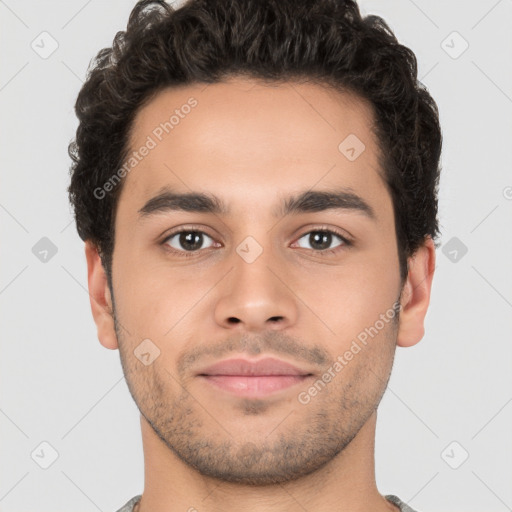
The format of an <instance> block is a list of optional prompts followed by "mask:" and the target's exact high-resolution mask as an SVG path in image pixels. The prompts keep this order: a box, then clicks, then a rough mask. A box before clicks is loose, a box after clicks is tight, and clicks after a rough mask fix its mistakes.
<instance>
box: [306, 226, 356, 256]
mask: <svg viewBox="0 0 512 512" xmlns="http://www.w3.org/2000/svg"><path fill="white" fill-rule="evenodd" d="M336 238H337V239H338V240H340V242H339V243H338V244H337V245H335V246H334V248H333V247H332V243H333V240H334V239H336ZM301 240H305V241H306V243H307V244H309V245H310V247H304V248H305V249H312V250H314V251H316V252H323V251H326V252H337V251H336V250H334V249H335V248H337V247H340V246H350V245H351V242H350V241H349V240H347V238H345V237H344V236H343V235H342V234H341V233H338V232H337V231H333V230H331V229H317V230H314V231H309V232H308V233H306V234H305V235H303V236H302V237H300V238H299V239H298V241H297V243H298V242H300V241H301ZM301 247H302V246H301Z"/></svg>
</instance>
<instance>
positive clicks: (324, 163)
mask: <svg viewBox="0 0 512 512" xmlns="http://www.w3.org/2000/svg"><path fill="white" fill-rule="evenodd" d="M373 123H374V116H373V110H372V107H371V105H370V104H369V103H368V102H366V101H365V100H363V99H361V98H360V97H358V96H356V95H355V94H353V93H349V92H338V91H334V90H332V89H329V88H327V87H324V86H321V85H318V84H313V83H301V84H299V83H293V82H286V83H280V84H277V83H271V84H268V83H266V84H263V83H261V82H259V81H255V80H251V79H245V78H232V79H229V80H226V81H225V82H221V83H214V84H208V85H206V84H190V85H187V86H180V87H173V88H168V89H165V90H163V91H160V92H158V93H157V94H156V95H155V96H154V97H152V98H151V99H150V100H149V101H148V102H147V103H146V104H145V105H144V106H143V107H142V108H141V109H139V111H138V112H137V115H136V117H135V119H134V122H133V125H132V130H131V133H130V138H129V148H130V153H129V156H130V155H131V154H132V152H136V153H138V157H137V161H136V162H135V160H134V161H133V163H134V164H135V165H133V166H132V167H131V170H130V171H129V172H128V173H127V175H126V178H125V181H126V183H124V186H123V192H122V194H121V196H123V195H125V196H126V195H129V196H131V197H137V198H138V200H139V203H140V202H142V201H144V200H147V198H148V197H150V196H151V195H154V194H155V193H156V192H157V191H158V190H159V189H161V188H162V187H164V186H166V185H173V186H175V188H176V186H177V187H178V188H181V189H182V190H183V191H187V189H194V190H203V191H213V192H218V193H219V194H218V195H223V192H224V195H229V193H230V191H231V192H232V193H233V196H234V195H235V194H236V196H237V197H240V195H243V196H244V197H246V198H247V199H250V198H253V200H254V201H255V202H257V197H258V195H259V194H262V195H265V194H268V188H269V187H273V188H274V190H277V189H282V188H289V189H290V190H293V188H294V187H295V188H296V189H300V190H303V189H304V187H305V186H306V187H310V188H313V187H315V185H316V184H319V185H326V186H332V187H336V186H338V185H340V184H342V185H343V186H344V187H346V188H352V189H354V188H356V189H357V188H359V189H360V188H361V186H363V185H364V184H365V183H366V186H365V188H366V193H367V195H369V196H372V195H375V194H378V193H380V194H382V187H383V183H382V179H381V171H380V166H379V147H378V142H377V139H376V137H375V134H374V132H373V130H372V126H373ZM144 148H147V149H144ZM142 153H144V155H143V156H142ZM228 185H229V190H228V188H227V186H228ZM121 202H122V201H121V200H120V203H121Z"/></svg>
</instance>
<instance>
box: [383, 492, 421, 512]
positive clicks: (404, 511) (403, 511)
mask: <svg viewBox="0 0 512 512" xmlns="http://www.w3.org/2000/svg"><path fill="white" fill-rule="evenodd" d="M384 497H385V498H386V499H387V500H388V501H391V503H394V504H395V505H397V506H398V507H400V512H417V511H416V510H413V509H412V508H411V507H409V505H407V503H404V502H403V501H402V500H401V499H400V498H399V497H398V496H395V495H393V494H388V495H387V496H384Z"/></svg>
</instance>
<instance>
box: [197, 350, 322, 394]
mask: <svg viewBox="0 0 512 512" xmlns="http://www.w3.org/2000/svg"><path fill="white" fill-rule="evenodd" d="M312 376H313V373H311V372H309V371H308V370H303V369H301V368H298V367H297V366H294V365H292V364H290V363H287V362H285V361H282V360H279V359H274V358H268V357H267V358H264V359H261V360H259V361H249V360H247V359H229V360H224V361H220V362H219V363H216V364H214V365H212V366H209V367H207V368H204V369H202V370H201V371H200V372H198V373H197V377H199V378H200V379H201V380H203V381H204V382H205V383H208V384H209V385H212V386H213V387H215V388H216V389H218V390H222V391H225V392H227V393H230V394H233V395H236V396H244V397H252V398H261V397H265V396H268V395H273V394H276V393H278V392H279V391H283V390H286V389H288V390H289V389H291V388H292V387H293V386H296V385H298V384H300V383H303V382H304V381H305V380H307V379H309V378H311V377H312Z"/></svg>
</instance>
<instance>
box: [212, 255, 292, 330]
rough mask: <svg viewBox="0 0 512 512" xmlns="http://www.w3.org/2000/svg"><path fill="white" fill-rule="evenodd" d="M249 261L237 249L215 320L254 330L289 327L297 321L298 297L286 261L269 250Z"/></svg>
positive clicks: (221, 290)
mask: <svg viewBox="0 0 512 512" xmlns="http://www.w3.org/2000/svg"><path fill="white" fill-rule="evenodd" d="M249 261H250V260H249ZM249 261H246V260H244V259H243V258H242V257H240V256H239V254H238V253H236V252H234V254H233V258H232V261H231V263H232V264H233V269H232V270H231V272H229V273H228V274H227V275H226V277H225V279H223V281H222V283H220V288H219V295H218V297H219V298H218V300H217V302H216V305H215V321H216V322H217V324H218V325H220V326H222V327H224V328H228V329H238V330H243V331H251V332H261V331H264V330H268V329H285V328H287V327H290V326H291V325H293V324H294V323H295V322H296V321H297V317H298V309H297V300H298V298H297V297H296V296H295V294H294V293H293V291H292V290H293V283H292V276H291V273H290V272H289V269H288V271H287V270H286V265H285V262H281V263H280V262H279V259H278V258H277V257H272V254H270V251H267V250H264V251H263V253H262V254H261V255H260V256H259V257H258V258H257V259H256V260H255V261H252V262H249Z"/></svg>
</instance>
